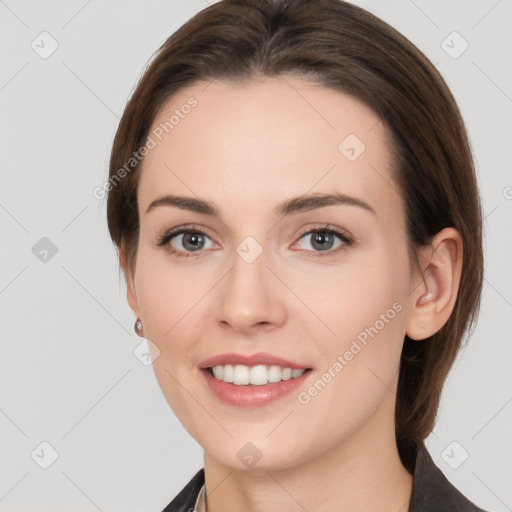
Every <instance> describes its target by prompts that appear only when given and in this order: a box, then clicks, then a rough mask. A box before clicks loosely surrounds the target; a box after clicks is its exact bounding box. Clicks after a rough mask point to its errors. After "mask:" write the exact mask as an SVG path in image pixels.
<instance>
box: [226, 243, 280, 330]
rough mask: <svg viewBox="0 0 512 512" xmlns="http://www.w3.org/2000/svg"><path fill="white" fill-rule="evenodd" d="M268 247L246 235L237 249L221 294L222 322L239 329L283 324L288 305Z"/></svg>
mask: <svg viewBox="0 0 512 512" xmlns="http://www.w3.org/2000/svg"><path fill="white" fill-rule="evenodd" d="M268 265H270V258H269V253H268V250H266V249H264V248H263V246H262V245H261V244H259V242H257V241H256V240H255V239H254V238H253V237H246V238H245V239H244V240H243V241H242V242H241V243H240V244H239V245H238V246H237V247H236V248H235V253H234V254H233V258H232V268H231V270H230V272H229V273H228V274H227V276H226V278H225V283H224V286H223V287H222V292H221V297H219V311H218V315H219V321H223V322H225V323H228V324H230V325H231V327H233V328H234V329H236V330H249V329H251V328H252V327H253V326H256V325H258V324H280V323H281V322H282V321H283V313H284V304H283V302H282V294H280V293H278V290H277V289H276V284H278V283H275V282H273V281H277V280H276V278H275V276H273V274H272V272H271V271H270V270H269V269H268V268H267V266H268Z"/></svg>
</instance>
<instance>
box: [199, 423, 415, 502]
mask: <svg viewBox="0 0 512 512" xmlns="http://www.w3.org/2000/svg"><path fill="white" fill-rule="evenodd" d="M388 416H389V415H388ZM370 423H371V422H370ZM374 423H375V424H376V425H374V426H373V428H372V426H371V425H370V424H366V425H364V426H362V427H360V428H358V429H356V431H355V432H354V433H353V434H351V435H350V436H348V437H346V438H344V439H342V440H340V441H339V442H338V443H337V444H335V445H334V446H331V447H330V448H329V449H328V450H326V451H325V452H323V453H321V454H319V455H317V456H316V457H314V458H310V459H308V460H307V461H305V462H303V463H301V464H297V465H295V466H293V467H287V468H286V469H276V470H270V471H264V470H263V471H262V470H260V471H258V470H256V469H255V470H252V471H240V470H237V469H233V468H232V467H227V466H225V465H223V464H221V463H220V462H219V461H217V460H215V459H213V458H212V457H210V456H209V454H207V453H206V452H205V455H204V470H205V487H206V504H207V505H206V506H207V511H208V512H221V511H222V512H232V511H236V510H245V511H247V512H262V511H265V512H292V511H293V512H295V511H297V510H301V509H302V510H307V511H308V512H317V511H318V512H320V511H325V510H337V511H339V512H356V511H357V512H360V511H361V510H364V511H365V512H391V511H392V512H406V511H407V510H408V509H409V502H410V498H411V492H412V484H413V478H412V475H411V474H410V473H409V472H408V471H407V470H406V469H405V468H404V466H403V465H402V463H401V461H400V456H399V454H398V449H397V446H396V441H395V428H394V421H393V418H392V417H391V418H388V421H387V423H386V428H383V422H382V419H381V421H377V422H374ZM375 426H378V427H379V428H375ZM369 491H370V492H369Z"/></svg>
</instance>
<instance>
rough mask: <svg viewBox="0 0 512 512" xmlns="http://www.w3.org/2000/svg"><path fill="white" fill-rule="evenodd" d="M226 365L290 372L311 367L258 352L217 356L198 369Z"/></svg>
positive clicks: (207, 360)
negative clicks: (277, 368)
mask: <svg viewBox="0 0 512 512" xmlns="http://www.w3.org/2000/svg"><path fill="white" fill-rule="evenodd" d="M226 364H232V365H237V364H241V365H245V366H256V365H266V366H273V365H276V366H281V367H283V368H291V369H292V370H307V369H310V368H311V367H309V366H307V365H303V364H300V363H297V362H295V361H290V360H287V359H283V358H281V357H277V356H274V355H272V354H267V353H265V352H258V353H257V354H250V355H247V354H235V353H230V354H220V355H218V356H214V357H210V358H209V359H205V360H204V361H201V363H199V365H198V366H199V368H200V369H206V368H211V367H213V366H219V365H220V366H222V365H226Z"/></svg>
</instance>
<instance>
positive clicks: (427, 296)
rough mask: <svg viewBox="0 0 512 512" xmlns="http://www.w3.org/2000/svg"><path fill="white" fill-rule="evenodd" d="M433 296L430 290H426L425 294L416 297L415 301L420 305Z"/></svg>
mask: <svg viewBox="0 0 512 512" xmlns="http://www.w3.org/2000/svg"><path fill="white" fill-rule="evenodd" d="M432 298H433V295H432V293H431V292H428V293H427V294H426V295H423V297H420V298H419V299H418V302H417V303H416V304H417V305H418V306H421V305H422V304H425V302H428V301H429V300H431V299H432Z"/></svg>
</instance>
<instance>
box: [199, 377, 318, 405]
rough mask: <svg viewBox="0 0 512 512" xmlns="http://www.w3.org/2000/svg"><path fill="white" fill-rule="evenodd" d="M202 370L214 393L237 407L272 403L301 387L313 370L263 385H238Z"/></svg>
mask: <svg viewBox="0 0 512 512" xmlns="http://www.w3.org/2000/svg"><path fill="white" fill-rule="evenodd" d="M200 371H201V373H202V374H203V376H204V378H205V379H206V383H207V384H208V387H209V388H210V391H212V392H213V394H214V395H216V396H217V397H218V398H220V400H222V401H223V402H225V403H227V404H230V405H236V406H237V407H263V406H265V405H267V404H270V403H271V402H274V401H275V400H277V399H278V398H281V397H282V396H284V395H287V394H288V393H291V392H292V391H294V390H296V389H297V388H299V387H300V386H301V385H302V384H303V383H304V381H305V380H306V379H307V378H308V377H309V375H310V374H311V370H306V371H305V372H304V373H303V374H302V375H301V376H300V377H296V378H294V379H288V380H281V381H279V382H274V383H272V384H265V385H263V386H256V385H254V384H248V385H245V386H237V385H236V384H232V383H230V382H224V381H223V380H218V379H216V378H215V377H214V376H213V375H211V374H210V372H209V370H205V369H202V370H200Z"/></svg>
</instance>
